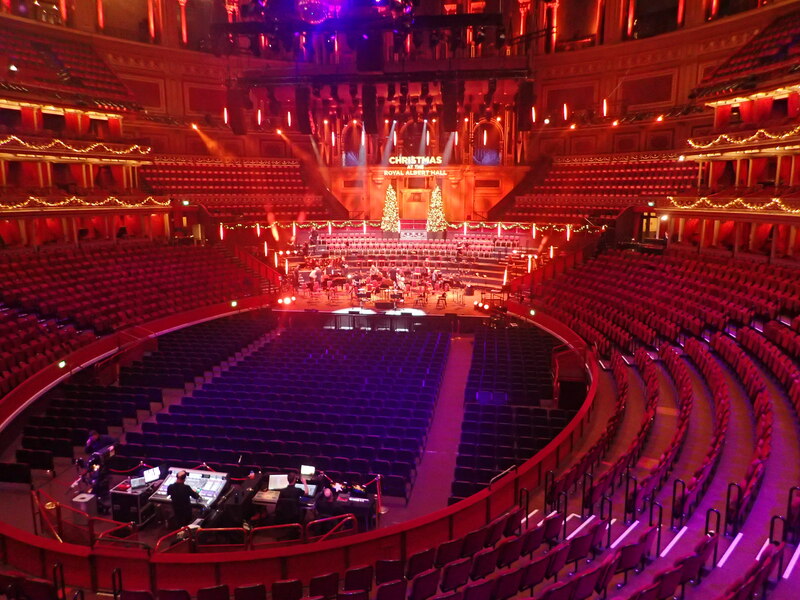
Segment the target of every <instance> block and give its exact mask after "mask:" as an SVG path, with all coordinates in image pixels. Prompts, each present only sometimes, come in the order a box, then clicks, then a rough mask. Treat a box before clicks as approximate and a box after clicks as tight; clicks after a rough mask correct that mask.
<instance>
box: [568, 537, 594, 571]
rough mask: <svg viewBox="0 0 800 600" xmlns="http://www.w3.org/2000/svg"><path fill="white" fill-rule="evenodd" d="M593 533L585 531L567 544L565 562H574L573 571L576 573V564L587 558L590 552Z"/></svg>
mask: <svg viewBox="0 0 800 600" xmlns="http://www.w3.org/2000/svg"><path fill="white" fill-rule="evenodd" d="M594 536H595V532H594V531H587V532H585V533H581V534H580V535H577V536H575V537H574V538H572V539H571V540H570V542H569V552H568V553H567V562H568V563H570V562H574V563H575V565H574V567H573V571H575V572H577V571H578V562H579V561H580V560H582V559H584V558H586V557H588V556H589V553H590V552H591V550H592V543H593V542H594Z"/></svg>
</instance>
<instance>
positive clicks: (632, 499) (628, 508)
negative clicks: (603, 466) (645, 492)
mask: <svg viewBox="0 0 800 600" xmlns="http://www.w3.org/2000/svg"><path fill="white" fill-rule="evenodd" d="M631 481H633V492H631ZM638 491H639V480H638V478H637V477H636V475H634V474H633V473H631V470H630V469H627V470H626V472H625V505H624V506H623V507H622V508H623V511H624V512H623V515H622V520H623V521H624V522H625V523H632V522H633V521H635V520H636V496H637V494H638ZM628 515H630V517H631V518H630V520H628Z"/></svg>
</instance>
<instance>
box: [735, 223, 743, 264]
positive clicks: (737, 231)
mask: <svg viewBox="0 0 800 600" xmlns="http://www.w3.org/2000/svg"><path fill="white" fill-rule="evenodd" d="M741 243H742V222H741V221H736V222H735V223H734V224H733V257H734V258H736V256H737V255H738V254H739V244H741Z"/></svg>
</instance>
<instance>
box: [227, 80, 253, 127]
mask: <svg viewBox="0 0 800 600" xmlns="http://www.w3.org/2000/svg"><path fill="white" fill-rule="evenodd" d="M247 104H250V99H249V98H247V90H244V89H242V88H228V92H227V106H228V125H230V126H231V131H233V133H235V134H236V135H244V134H246V133H247V118H246V117H245V114H244V109H245V106H246V105H247Z"/></svg>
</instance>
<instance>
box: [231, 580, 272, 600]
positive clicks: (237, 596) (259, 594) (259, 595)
mask: <svg viewBox="0 0 800 600" xmlns="http://www.w3.org/2000/svg"><path fill="white" fill-rule="evenodd" d="M233 597H234V600H267V588H266V587H264V585H263V584H261V583H259V584H257V585H243V586H240V587H237V588H236V589H235V590H233Z"/></svg>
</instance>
